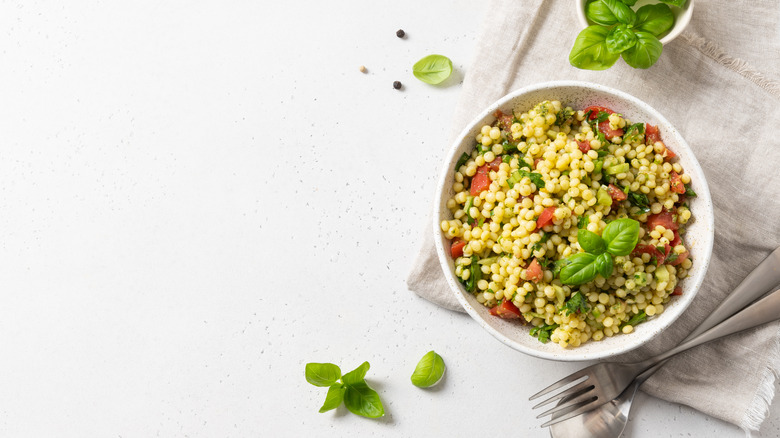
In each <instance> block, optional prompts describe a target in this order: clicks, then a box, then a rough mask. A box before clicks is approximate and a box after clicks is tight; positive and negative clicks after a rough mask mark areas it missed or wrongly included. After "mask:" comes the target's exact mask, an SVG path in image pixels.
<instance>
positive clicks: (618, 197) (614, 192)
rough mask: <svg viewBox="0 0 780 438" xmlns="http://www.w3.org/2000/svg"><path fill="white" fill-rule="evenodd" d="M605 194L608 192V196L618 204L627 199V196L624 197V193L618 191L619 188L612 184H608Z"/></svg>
mask: <svg viewBox="0 0 780 438" xmlns="http://www.w3.org/2000/svg"><path fill="white" fill-rule="evenodd" d="M607 192H609V196H611V197H612V200H613V201H618V202H620V201H625V200H626V199H628V195H626V194H625V192H623V191H622V190H620V188H619V187H618V186H616V185H614V184H610V185H609V187H607ZM602 193H603V192H602Z"/></svg>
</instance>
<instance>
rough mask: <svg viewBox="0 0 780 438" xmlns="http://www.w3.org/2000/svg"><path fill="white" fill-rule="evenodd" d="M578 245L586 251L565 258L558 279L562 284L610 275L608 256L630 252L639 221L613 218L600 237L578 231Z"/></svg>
mask: <svg viewBox="0 0 780 438" xmlns="http://www.w3.org/2000/svg"><path fill="white" fill-rule="evenodd" d="M577 236H578V241H580V239H582V241H580V246H581V247H582V248H583V249H584V250H585V251H586V252H581V253H577V254H574V255H571V256H569V257H567V258H566V259H567V260H569V262H570V263H569V264H567V265H566V266H564V267H563V268H562V269H561V271H560V275H559V278H560V280H561V282H562V283H563V284H573V285H578V284H584V283H587V282H589V281H592V280H593V279H594V278H596V275H599V274H600V275H601V276H602V277H604V278H607V277H609V276H610V275H611V274H612V269H613V264H612V256H624V255H628V254H630V253H631V251H633V250H634V247H636V244H637V242H638V241H639V222H637V221H635V220H633V219H629V218H623V219H617V220H614V221H612V222H610V223H609V224H607V226H606V228H604V232H602V233H601V236H599V235H597V234H596V233H592V232H590V231H587V230H584V229H583V230H579V231H578V234H577Z"/></svg>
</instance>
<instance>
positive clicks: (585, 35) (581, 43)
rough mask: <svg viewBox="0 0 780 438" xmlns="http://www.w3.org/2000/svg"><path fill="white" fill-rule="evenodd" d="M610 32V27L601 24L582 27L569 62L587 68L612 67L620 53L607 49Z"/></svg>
mask: <svg viewBox="0 0 780 438" xmlns="http://www.w3.org/2000/svg"><path fill="white" fill-rule="evenodd" d="M599 1H603V0H599ZM608 33H609V29H607V28H605V27H602V26H599V25H594V26H588V27H586V28H585V29H582V31H581V32H580V33H579V35H577V39H576V40H574V47H572V48H571V52H570V53H569V63H570V64H571V65H573V66H574V67H577V68H581V69H585V70H606V69H608V68H610V67H612V65H613V64H615V61H617V60H618V58H619V57H620V55H619V54H616V53H612V52H610V51H609V50H608V49H607V42H606V39H607V34H608Z"/></svg>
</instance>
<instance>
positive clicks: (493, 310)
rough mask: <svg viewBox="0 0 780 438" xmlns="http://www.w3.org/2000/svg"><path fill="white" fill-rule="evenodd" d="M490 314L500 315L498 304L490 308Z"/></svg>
mask: <svg viewBox="0 0 780 438" xmlns="http://www.w3.org/2000/svg"><path fill="white" fill-rule="evenodd" d="M489 312H490V314H491V315H493V316H498V306H493V307H491V308H490V310H489Z"/></svg>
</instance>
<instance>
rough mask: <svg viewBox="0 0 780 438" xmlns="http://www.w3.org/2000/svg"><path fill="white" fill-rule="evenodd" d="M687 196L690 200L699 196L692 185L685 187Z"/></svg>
mask: <svg viewBox="0 0 780 438" xmlns="http://www.w3.org/2000/svg"><path fill="white" fill-rule="evenodd" d="M685 196H687V197H689V198H695V197H696V196H697V195H696V192H694V191H693V189H692V188H691V186H690V185H687V186H685Z"/></svg>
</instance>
